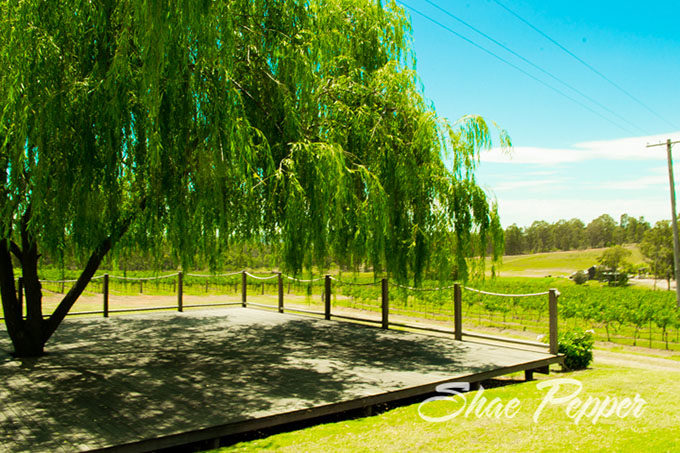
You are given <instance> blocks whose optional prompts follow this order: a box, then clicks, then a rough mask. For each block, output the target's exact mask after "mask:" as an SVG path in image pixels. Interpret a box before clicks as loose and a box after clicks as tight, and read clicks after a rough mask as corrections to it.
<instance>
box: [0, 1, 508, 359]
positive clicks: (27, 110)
mask: <svg viewBox="0 0 680 453" xmlns="http://www.w3.org/2000/svg"><path fill="white" fill-rule="evenodd" d="M410 36H411V35H410V25H409V21H408V18H407V17H406V15H405V14H404V12H403V11H402V9H401V8H399V7H398V6H397V5H396V3H394V2H393V1H390V2H387V3H386V4H385V5H383V4H382V2H380V1H378V2H375V1H371V0H311V1H309V0H306V1H302V0H286V1H283V0H281V1H271V0H235V1H230V2H212V1H195V0H171V1H163V2H161V1H146V0H104V1H101V2H86V1H80V0H68V1H65V2H60V3H59V4H55V3H54V2H47V1H41V0H28V1H24V2H13V1H9V0H2V1H0V65H2V67H3V72H2V73H1V74H0V99H2V101H1V102H2V109H1V110H0V111H1V115H2V116H1V117H0V146H1V147H2V148H1V154H0V166H2V170H3V172H2V180H0V183H1V184H0V190H1V191H2V192H3V194H2V197H1V200H2V205H1V206H0V211H1V213H2V217H1V220H0V234H1V240H0V289H1V292H2V302H3V308H4V313H5V316H6V318H7V326H8V332H9V333H10V336H11V337H12V339H13V342H14V345H15V348H16V349H17V353H19V354H24V355H31V354H33V355H34V354H38V353H41V352H42V347H43V345H44V343H45V342H46V341H47V340H48V339H49V338H50V336H51V335H52V333H53V332H54V330H55V329H56V328H57V326H58V325H59V323H60V322H61V320H62V319H63V317H64V316H65V315H66V313H67V312H68V310H69V309H70V308H71V306H72V305H73V303H74V302H75V300H76V299H77V298H78V296H79V295H80V294H81V293H82V291H83V289H84V288H85V286H86V285H87V282H88V281H89V279H90V278H91V277H92V276H93V275H94V272H95V271H96V270H97V268H98V266H99V264H100V263H101V260H102V259H103V257H104V256H105V255H106V254H107V253H109V251H110V250H111V249H114V250H116V249H119V250H120V249H124V248H126V247H127V248H130V247H139V248H144V249H149V250H154V249H157V248H158V246H159V244H161V243H167V244H169V245H170V246H171V247H172V249H173V250H174V251H175V253H176V254H177V256H178V257H179V258H180V259H181V261H182V263H183V265H184V267H189V266H192V265H195V264H196V263H197V262H199V263H205V262H208V263H209V264H210V265H211V266H212V267H217V266H219V262H217V258H218V257H219V256H220V251H221V250H223V249H224V248H225V247H229V245H230V244H232V243H233V242H235V241H239V240H243V239H245V238H255V239H257V240H258V241H262V242H264V243H275V244H280V245H281V247H282V257H283V263H284V265H285V267H286V268H287V269H289V270H292V271H293V272H299V271H300V270H301V269H302V268H303V267H305V266H312V265H314V264H321V263H322V262H323V258H324V257H326V256H328V255H332V256H334V257H337V259H339V260H340V261H342V262H343V263H347V264H353V265H357V264H359V263H369V264H371V265H372V266H373V267H374V269H376V270H377V271H381V270H382V271H385V272H387V273H388V274H389V275H391V276H393V277H394V278H397V279H399V280H406V279H410V278H413V279H414V280H415V281H416V283H417V282H418V281H419V280H420V278H421V275H422V272H423V270H424V269H425V268H426V267H427V266H429V265H436V266H438V267H439V268H440V269H441V270H442V272H446V273H450V272H457V275H459V276H463V277H464V276H465V275H466V273H467V264H466V259H467V258H469V257H471V256H474V255H478V256H483V255H484V254H485V252H486V250H487V249H488V248H489V247H490V246H491V247H492V249H493V250H494V255H496V256H497V255H498V254H500V252H501V247H502V230H501V228H500V223H499V221H498V216H497V213H496V209H495V206H494V205H493V203H491V202H490V201H489V199H488V197H487V195H486V194H485V192H484V191H483V190H482V189H480V188H479V186H477V184H476V182H475V178H474V171H475V168H476V165H477V162H478V152H479V150H480V149H483V148H485V147H488V146H490V145H491V140H490V137H491V133H490V131H489V128H488V126H487V124H486V123H485V122H484V120H483V119H481V118H479V117H477V116H468V117H464V118H462V119H461V120H459V121H458V122H455V123H451V122H448V121H447V120H445V119H442V118H440V117H438V116H437V114H436V112H435V111H434V110H433V108H432V107H431V106H430V105H428V103H427V102H426V101H425V100H424V98H423V96H422V93H421V91H420V89H419V88H418V86H419V83H418V79H417V75H416V72H415V63H414V61H415V59H414V56H413V54H412V50H411V42H410ZM500 141H501V145H503V146H509V139H508V137H507V134H505V133H504V132H503V131H501V134H500ZM67 247H69V248H72V249H75V250H77V251H78V252H79V253H81V254H82V255H83V256H84V257H85V258H86V265H85V267H84V269H83V272H82V275H81V277H80V278H79V279H78V282H77V283H76V284H75V285H74V286H73V288H72V289H71V290H70V291H69V292H68V293H67V294H66V296H65V297H64V300H63V301H62V302H61V304H60V305H59V307H58V308H57V309H56V310H55V312H54V313H52V314H51V315H50V316H49V317H48V318H47V319H45V320H43V313H42V307H41V297H42V295H41V289H40V283H39V281H38V262H39V257H40V254H41V253H45V252H47V253H50V254H53V255H54V254H59V253H63V251H64V249H65V248H67ZM11 254H13V255H14V259H15V260H17V261H18V263H19V264H20V267H21V272H22V275H23V279H24V285H25V296H26V304H27V305H26V308H27V319H26V320H23V319H21V307H20V306H19V305H18V300H17V297H16V292H15V291H16V289H15V282H14V277H15V275H14V269H13V266H12V259H11Z"/></svg>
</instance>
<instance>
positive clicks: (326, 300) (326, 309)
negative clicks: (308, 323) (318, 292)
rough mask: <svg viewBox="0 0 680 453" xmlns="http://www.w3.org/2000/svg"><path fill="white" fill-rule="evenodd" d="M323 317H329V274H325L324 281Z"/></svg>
mask: <svg viewBox="0 0 680 453" xmlns="http://www.w3.org/2000/svg"><path fill="white" fill-rule="evenodd" d="M323 317H324V319H331V276H330V275H328V274H326V278H325V281H324V310H323Z"/></svg>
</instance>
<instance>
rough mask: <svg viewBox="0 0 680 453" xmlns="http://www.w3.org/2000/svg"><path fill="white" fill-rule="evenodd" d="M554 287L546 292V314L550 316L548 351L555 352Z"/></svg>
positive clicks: (555, 308)
mask: <svg viewBox="0 0 680 453" xmlns="http://www.w3.org/2000/svg"><path fill="white" fill-rule="evenodd" d="M558 296H559V293H558V292H557V290H556V289H551V290H550V291H549V292H548V316H549V317H550V353H551V354H557V350H558V344H557V297H558Z"/></svg>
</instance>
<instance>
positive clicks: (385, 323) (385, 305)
mask: <svg viewBox="0 0 680 453" xmlns="http://www.w3.org/2000/svg"><path fill="white" fill-rule="evenodd" d="M387 285H388V282H387V278H383V279H382V301H381V302H382V304H381V306H382V325H381V327H382V328H383V329H389V327H390V320H389V316H390V294H389V287H388V286H387Z"/></svg>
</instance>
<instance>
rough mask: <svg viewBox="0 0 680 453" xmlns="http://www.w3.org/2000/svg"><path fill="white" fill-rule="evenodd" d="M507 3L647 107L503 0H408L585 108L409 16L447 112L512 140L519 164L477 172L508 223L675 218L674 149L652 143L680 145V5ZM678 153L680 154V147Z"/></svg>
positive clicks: (512, 159) (420, 56)
mask: <svg viewBox="0 0 680 453" xmlns="http://www.w3.org/2000/svg"><path fill="white" fill-rule="evenodd" d="M498 1H499V2H500V3H502V4H503V5H505V6H506V7H507V8H509V9H511V10H512V11H514V12H515V13H517V14H518V15H519V16H521V17H522V18H524V19H525V20H527V21H528V22H530V23H531V24H532V25H534V26H535V27H536V28H538V29H540V30H541V31H543V32H544V33H546V34H547V35H549V36H550V37H551V38H553V39H554V40H555V41H557V42H558V43H560V44H561V45H562V46H564V47H566V48H567V49H569V50H570V51H571V52H573V53H574V54H575V55H577V56H578V57H580V58H581V59H582V60H584V61H585V62H586V63H588V64H590V65H591V66H592V67H594V68H595V69H596V70H598V71H599V72H601V73H602V74H604V75H605V76H606V77H608V78H609V79H610V80H611V81H613V82H614V83H616V84H617V85H619V86H620V87H622V88H623V89H624V90H625V91H626V92H627V93H629V94H630V95H632V96H633V97H634V98H636V99H637V100H639V101H641V102H642V103H643V104H644V106H643V105H641V104H640V103H638V102H637V101H635V100H634V99H632V98H631V97H630V96H628V95H627V94H625V93H624V92H622V91H621V90H619V89H617V88H616V87H614V86H613V85H612V84H610V83H609V82H607V81H606V80H604V79H603V78H601V77H600V76H598V75H597V74H596V73H594V72H593V71H591V70H590V69H588V68H587V67H586V66H584V65H583V64H581V63H579V62H578V61H577V60H575V59H574V58H573V57H571V56H570V55H568V54H567V53H565V52H564V51H562V50H561V49H560V48H559V47H557V46H556V45H554V44H553V43H551V42H550V41H549V40H547V39H546V38H544V37H543V36H541V35H540V34H539V33H537V32H536V31H534V30H532V29H531V28H530V27H528V26H527V25H526V24H524V23H522V22H521V21H520V20H518V19H517V18H515V17H513V16H512V15H511V14H510V13H508V12H507V11H506V10H504V9H503V8H502V7H501V6H499V5H498V4H497V3H496V2H495V1H494V0H469V1H457V0H456V1H454V0H449V1H446V0H431V1H430V2H428V1H427V0H402V1H401V2H400V3H401V5H402V6H403V5H408V6H411V7H412V8H415V9H416V10H418V11H420V12H422V13H423V14H425V15H427V16H429V17H430V18H432V19H434V20H436V21H438V22H440V23H442V24H444V25H445V26H447V27H449V28H451V29H452V30H454V31H456V32H457V33H460V34H461V35H464V36H465V37H467V38H469V39H471V40H473V41H474V42H476V43H478V44H480V45H482V46H483V47H485V48H487V49H488V50H490V51H492V52H493V53H495V54H497V55H498V56H500V57H502V58H503V59H505V60H507V61H509V62H511V63H512V64H514V65H516V66H519V67H520V68H522V69H523V70H524V71H526V72H528V73H530V74H531V75H532V76H534V77H535V78H538V79H540V80H542V81H544V82H545V83H547V84H549V85H551V86H553V87H554V88H556V89H558V90H560V91H562V92H564V93H566V94H567V95H568V96H569V97H571V98H573V99H576V100H577V101H579V103H580V104H579V103H576V102H573V101H572V100H570V99H568V98H566V97H564V96H562V95H560V94H558V93H556V92H555V91H554V90H552V89H550V88H548V87H546V86H545V85H543V84H541V83H540V82H538V81H536V80H534V79H532V78H530V77H529V76H527V75H525V74H523V73H522V72H520V71H518V70H516V69H514V68H512V67H511V66H508V65H506V64H505V63H503V62H501V61H499V60H497V59H495V58H494V57H492V56H490V55H488V54H487V53H485V52H483V51H481V50H479V49H478V48H475V47H474V46H473V45H471V44H469V43H467V42H465V41H464V40H462V39H461V38H459V37H457V36H454V35H453V34H452V33H450V32H449V31H446V30H444V29H442V28H441V27H439V26H438V25H436V24H434V23H433V22H431V21H429V20H428V19H426V18H424V17H423V16H421V15H420V14H418V13H417V12H415V11H414V10H412V9H408V8H406V11H407V12H408V13H409V14H410V16H411V18H412V25H413V45H414V49H415V53H416V58H417V70H418V74H419V76H420V79H421V81H422V83H423V89H424V92H425V96H426V98H427V99H428V100H429V101H430V102H431V103H432V104H433V105H434V106H435V108H436V110H437V112H438V113H439V115H441V116H444V117H446V118H449V119H450V120H452V121H453V120H456V119H458V118H460V117H461V116H463V115H465V114H470V113H474V114H479V115H482V116H484V117H485V118H486V119H487V120H490V121H494V122H496V123H498V124H499V125H500V126H501V127H503V128H504V129H506V130H507V131H508V132H509V133H510V136H511V138H512V141H513V145H514V150H513V152H512V154H511V156H507V155H503V154H502V153H500V152H498V150H492V151H490V152H485V153H483V155H482V163H481V165H480V168H479V171H478V180H479V182H480V184H481V185H482V186H483V187H485V188H486V189H487V190H488V191H489V193H491V194H492V195H493V196H495V197H496V198H497V200H498V204H499V211H500V214H501V221H502V223H503V225H504V226H507V225H510V224H512V223H517V224H518V225H520V226H526V225H529V224H531V222H532V221H534V220H547V221H551V222H554V221H556V220H559V219H561V218H565V219H570V218H573V217H578V218H580V219H582V220H583V221H584V222H586V223H587V222H589V221H590V220H592V219H593V218H595V217H597V216H599V215H600V214H603V213H608V214H610V215H612V216H613V217H614V218H616V219H618V218H619V216H620V215H621V214H623V213H628V214H630V215H632V216H635V217H639V216H644V217H645V218H646V219H647V220H648V221H650V222H652V223H653V222H655V221H657V220H661V219H668V218H670V201H669V200H670V196H669V189H668V172H667V167H666V153H665V148H663V147H657V148H646V147H645V145H646V144H647V143H658V142H660V141H665V140H666V138H672V139H675V140H680V89H679V88H680V87H679V86H678V80H680V30H679V29H678V19H679V18H680V2H677V1H655V2H644V3H642V2H632V1H625V0H624V1H603V0H597V1H593V0H590V1H580V0H572V1H557V0H546V1H525V0H498ZM432 3H435V4H436V5H439V6H440V7H441V8H443V9H445V10H447V11H448V12H450V13H451V14H453V15H455V16H457V17H458V18H459V19H461V20H463V21H465V22H467V23H468V24H470V25H472V26H474V27H475V28H477V29H479V30H480V31H482V32H484V33H486V34H487V35H489V36H491V37H492V38H494V39H495V40H497V41H499V42H501V43H502V44H503V45H505V46H506V47H508V48H510V49H512V50H513V51H514V52H516V53H518V54H520V55H521V56H523V57H524V58H526V59H527V60H530V61H531V62H533V63H534V64H536V65H537V66H539V67H541V68H543V69H544V70H545V71H547V72H550V73H551V74H552V75H554V76H555V77H556V78H558V79H560V80H561V81H563V82H564V83H566V84H568V85H570V86H571V87H573V88H576V89H577V90H578V91H579V92H580V93H579V92H576V91H573V90H572V89H571V88H569V87H567V86H566V85H565V84H562V83H560V82H558V81H556V80H555V79H553V78H551V77H550V76H548V75H546V74H545V73H543V72H541V71H539V70H537V69H536V68H534V67H532V66H531V65H529V64H527V63H526V62H525V61H523V60H521V59H519V58H517V57H516V56H515V55H512V54H511V53H508V52H507V51H506V50H504V49H503V48H501V47H499V46H497V45H496V44H494V43H492V42H490V41H488V40H487V39H486V38H484V37H482V36H480V35H478V34H477V33H475V32H474V31H472V30H470V29H469V28H467V27H465V26H464V25H463V24H461V23H460V22H458V21H456V20H455V19H453V18H452V17H450V16H447V15H446V14H445V13H444V12H442V11H441V10H439V9H437V8H436V7H435V6H433V5H432ZM583 95H585V96H583ZM593 101H595V102H593ZM584 106H585V107H584ZM648 108H649V109H651V110H652V111H653V112H654V113H652V112H650V110H649V109H648ZM593 111H595V112H597V113H594V112H593ZM657 115H658V116H657ZM675 146H676V149H675V153H678V152H679V151H680V144H678V145H675ZM677 155H678V156H680V154H677ZM676 167H680V158H679V160H678V162H677V164H676ZM676 174H677V172H676ZM679 189H680V187H679Z"/></svg>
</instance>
